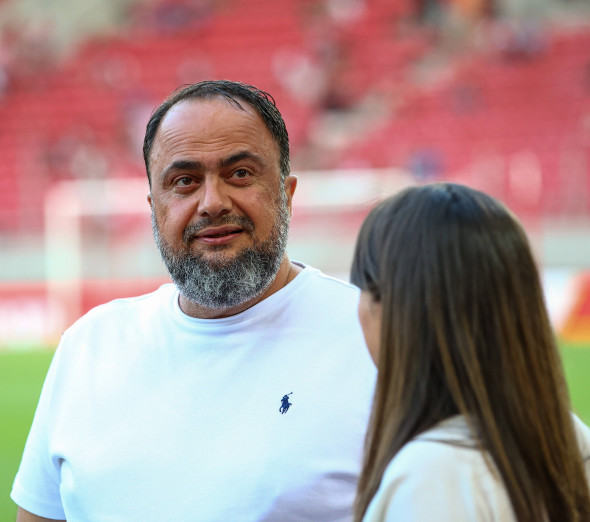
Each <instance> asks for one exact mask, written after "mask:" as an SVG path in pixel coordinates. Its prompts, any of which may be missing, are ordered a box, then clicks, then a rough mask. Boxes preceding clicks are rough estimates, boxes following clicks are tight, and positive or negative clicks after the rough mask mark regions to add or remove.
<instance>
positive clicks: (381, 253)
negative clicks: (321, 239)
mask: <svg viewBox="0 0 590 522" xmlns="http://www.w3.org/2000/svg"><path fill="white" fill-rule="evenodd" d="M351 280H352V282H353V283H354V284H356V285H357V286H359V287H360V288H361V289H362V290H366V291H369V292H370V293H371V294H372V296H373V298H374V299H375V300H376V301H380V302H381V304H382V311H383V312H382V313H383V317H382V319H383V321H382V330H381V342H380V352H379V360H378V362H377V366H378V369H379V372H378V377H377V386H376V390H375V397H374V402H373V412H372V416H371V421H370V425H369V430H368V434H367V440H366V443H365V455H364V466H363V470H362V473H361V477H360V480H359V485H358V493H357V501H356V505H355V520H357V521H360V520H361V519H362V517H363V516H364V513H365V512H366V509H367V507H368V505H369V502H370V500H371V498H372V497H373V495H374V494H375V492H376V491H377V489H378V487H379V484H380V482H381V478H382V476H383V472H384V471H385V468H386V467H387V465H388V464H389V462H390V461H391V460H392V459H393V458H394V457H395V455H396V454H397V452H398V451H400V449H401V448H402V446H403V445H404V444H406V443H407V442H408V441H410V440H411V439H412V438H414V437H415V436H416V435H418V434H419V433H421V432H423V431H425V430H427V429H429V428H430V427H432V426H433V425H434V424H436V423H437V422H439V421H441V420H443V419H445V418H447V417H450V416H452V415H454V414H457V413H461V414H463V415H465V417H466V419H467V420H468V423H469V425H470V429H471V431H472V433H473V434H474V436H475V437H476V440H477V441H478V444H479V446H480V448H481V449H485V450H486V451H485V453H484V454H485V455H486V458H489V457H491V459H492V461H493V463H494V464H495V467H496V469H497V470H498V472H499V475H500V477H501V479H502V481H503V483H504V485H505V487H506V490H507V492H508V495H509V498H510V501H511V503H512V506H513V509H514V513H515V515H516V518H517V520H518V521H519V522H538V521H540V520H547V521H551V522H574V521H576V522H588V521H590V498H589V496H590V494H589V492H588V482H587V481H586V478H585V473H584V469H583V465H582V460H581V456H580V451H579V449H578V445H577V441H576V436H575V432H574V428H573V421H572V418H571V414H570V406H569V398H568V393H567V387H566V383H565V379H564V376H563V371H562V367H561V361H560V358H559V353H558V350H557V346H556V342H555V339H554V336H553V332H552V329H551V326H550V323H549V319H548V314H547V311H546V307H545V303H544V297H543V291H542V287H541V283H540V278H539V272H538V269H537V266H536V263H535V261H534V258H533V255H532V253H531V248H530V246H529V243H528V240H527V237H526V235H525V232H524V231H523V229H522V227H521V225H520V224H519V223H518V221H517V219H516V218H515V217H514V216H513V215H512V214H511V213H510V212H509V211H508V210H507V209H506V208H505V207H504V206H503V205H502V204H501V203H499V202H498V201H497V200H495V199H494V198H492V197H490V196H488V195H486V194H484V193H482V192H478V191H476V190H473V189H470V188H467V187H464V186H461V185H455V184H449V183H441V184H432V185H426V186H422V187H412V188H409V189H406V190H404V191H403V192H401V193H399V194H397V195H396V196H393V197H391V198H389V199H387V200H385V201H384V202H382V203H381V204H380V205H378V206H377V207H376V208H375V209H373V211H372V212H371V213H370V214H369V216H368V217H367V219H366V220H365V222H364V224H363V226H362V228H361V232H360V234H359V238H358V241H357V245H356V252H355V257H354V262H353V266H352V272H351ZM488 456H489V457H488Z"/></svg>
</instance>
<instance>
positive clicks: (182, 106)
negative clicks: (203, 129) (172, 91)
mask: <svg viewBox="0 0 590 522" xmlns="http://www.w3.org/2000/svg"><path fill="white" fill-rule="evenodd" d="M238 103H239V105H238ZM212 111H221V112H227V113H228V114H231V113H235V114H236V115H240V116H244V117H248V118H254V119H259V120H260V121H261V122H262V123H264V122H263V121H262V118H261V117H260V115H259V114H258V111H256V109H254V107H253V106H252V105H251V104H250V103H248V102H247V101H244V100H241V99H237V101H234V100H232V99H230V98H227V97H225V96H222V95H214V96H208V97H206V98H187V99H185V100H181V101H179V102H177V103H175V104H174V105H173V106H172V107H170V109H169V110H168V112H167V113H166V114H165V115H164V117H163V118H162V122H161V124H160V128H161V127H163V126H165V125H167V124H170V122H171V121H174V120H176V119H177V118H178V117H179V116H180V117H182V116H183V115H185V114H187V113H193V114H195V115H197V114H201V115H203V116H204V115H206V114H208V113H209V112H212Z"/></svg>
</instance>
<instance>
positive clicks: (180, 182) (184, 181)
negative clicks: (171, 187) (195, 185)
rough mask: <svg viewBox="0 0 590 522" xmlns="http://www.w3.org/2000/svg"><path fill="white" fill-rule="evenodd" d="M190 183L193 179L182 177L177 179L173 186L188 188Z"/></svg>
mask: <svg viewBox="0 0 590 522" xmlns="http://www.w3.org/2000/svg"><path fill="white" fill-rule="evenodd" d="M192 182H193V178H190V177H188V176H183V177H182V178H178V179H177V180H176V183H175V185H176V186H177V187H188V186H189V185H190V184H191V183H192Z"/></svg>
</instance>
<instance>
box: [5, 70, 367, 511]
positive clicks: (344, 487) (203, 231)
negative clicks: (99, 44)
mask: <svg viewBox="0 0 590 522" xmlns="http://www.w3.org/2000/svg"><path fill="white" fill-rule="evenodd" d="M143 152H144V160H145V164H146V169H147V174H148V180H149V187H150V193H149V196H148V202H149V204H150V206H151V210H152V226H153V231H154V237H155V240H156V244H157V245H158V248H159V250H160V253H161V255H162V259H163V260H164V263H165V265H166V267H167V268H168V271H169V272H170V276H171V278H172V280H173V282H174V284H167V285H164V286H162V287H161V288H159V289H158V290H157V291H155V292H154V293H152V294H148V295H145V296H141V297H136V298H130V299H121V300H116V301H113V302H111V303H107V304H105V305H102V306H99V307H97V308H95V309H94V310H92V311H90V312H89V313H88V314H86V315H85V316H84V317H82V318H81V319H80V320H78V321H77V322H76V323H75V324H74V325H73V326H72V327H70V328H69V329H68V331H67V332H66V333H65V334H64V336H63V338H62V341H61V343H60V345H59V347H58V349H57V351H56V355H55V357H54V360H53V362H52V365H51V368H50V370H49V373H48V376H47V379H46V382H45V385H44V388H43V392H42V395H41V398H40V401H39V405H38V407H37V412H36V414H35V419H34V422H33V426H32V428H31V432H30V434H29V438H28V440H27V445H26V448H25V452H24V456H23V460H22V463H21V467H20V469H19V472H18V474H17V477H16V479H15V483H14V487H13V491H12V498H13V500H14V501H15V502H16V503H17V504H18V505H19V506H20V508H19V512H18V518H17V520H19V521H23V522H26V521H39V520H46V519H50V520H64V519H67V520H68V521H69V522H73V521H102V520H109V521H125V522H129V521H142V522H146V521H152V520H153V521H158V522H160V521H164V520H174V521H214V520H215V521H226V522H236V521H241V520H244V521H246V520H247V521H258V520H260V521H277V522H278V521H281V522H290V521H293V522H295V521H341V520H350V518H351V512H352V502H353V499H354V494H355V490H356V481H357V477H358V472H359V469H360V456H361V453H362V445H363V440H364V435H365V428H366V423H367V419H368V415H369V408H370V402H371V397H372V391H373V387H374V379H375V370H374V367H373V366H372V364H371V361H370V358H369V357H368V355H367V351H366V349H365V346H364V341H363V337H362V333H361V330H360V327H359V324H358V319H357V316H356V308H357V303H358V290H357V289H355V288H354V287H352V286H351V285H349V284H347V283H345V282H342V281H338V280H336V279H333V278H330V277H328V276H326V275H325V274H323V273H321V272H320V271H319V270H317V269H314V268H312V267H310V266H308V265H304V264H302V263H297V262H292V261H291V260H290V259H289V257H288V255H287V253H286V245H287V236H288V229H289V221H290V218H291V212H292V201H293V195H294V193H295V188H296V186H297V178H296V177H295V176H293V175H291V174H290V164H289V140H288V134H287V130H286V128H285V124H284V121H283V119H282V117H281V114H280V113H279V111H278V109H277V108H276V106H275V104H274V100H273V99H272V97H271V96H270V95H269V94H267V93H265V92H263V91H260V90H259V89H257V88H255V87H252V86H249V85H245V84H242V83H237V82H229V81H207V82H201V83H198V84H194V85H191V86H189V87H185V88H183V89H182V90H179V91H177V92H176V93H174V94H173V95H172V96H171V97H170V98H168V99H167V100H166V101H165V102H164V103H163V104H162V105H161V106H160V107H158V108H157V109H156V110H155V112H154V113H153V115H152V117H151V118H150V121H149V122H148V125H147V130H146V135H145V140H144V150H143ZM285 396H288V397H289V401H290V402H289V408H288V409H286V410H285V409H284V408H282V398H283V397H285ZM333 396H338V397H339V400H338V401H337V402H334V401H330V400H326V397H333Z"/></svg>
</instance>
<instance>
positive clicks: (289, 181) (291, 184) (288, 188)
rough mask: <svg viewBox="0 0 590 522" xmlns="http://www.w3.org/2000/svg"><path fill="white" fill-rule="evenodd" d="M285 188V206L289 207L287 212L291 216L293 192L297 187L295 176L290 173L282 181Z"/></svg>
mask: <svg viewBox="0 0 590 522" xmlns="http://www.w3.org/2000/svg"><path fill="white" fill-rule="evenodd" d="M283 186H284V188H285V194H287V207H289V213H290V214H291V216H293V194H295V189H296V188H297V176H294V175H292V174H290V175H289V176H287V177H286V178H285V181H284V183H283Z"/></svg>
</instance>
